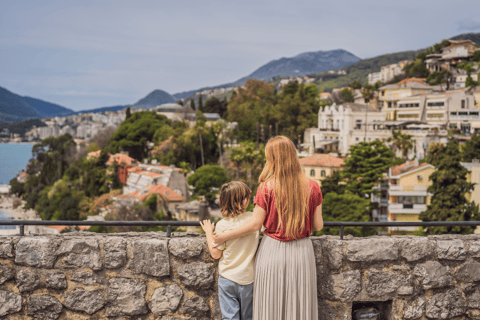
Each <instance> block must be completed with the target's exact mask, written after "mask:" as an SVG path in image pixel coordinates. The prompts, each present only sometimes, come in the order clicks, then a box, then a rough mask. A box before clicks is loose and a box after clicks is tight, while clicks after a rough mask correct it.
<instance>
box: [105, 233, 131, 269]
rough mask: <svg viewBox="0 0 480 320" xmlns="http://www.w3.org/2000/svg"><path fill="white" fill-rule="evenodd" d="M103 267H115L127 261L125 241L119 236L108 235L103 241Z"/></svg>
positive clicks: (121, 265)
mask: <svg viewBox="0 0 480 320" xmlns="http://www.w3.org/2000/svg"><path fill="white" fill-rule="evenodd" d="M104 249H105V268H107V269H116V268H120V267H123V266H124V265H125V264H126V263H127V241H126V240H125V239H123V238H120V237H108V238H107V239H106V240H105V243H104Z"/></svg>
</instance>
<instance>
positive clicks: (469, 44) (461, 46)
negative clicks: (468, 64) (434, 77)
mask: <svg viewBox="0 0 480 320" xmlns="http://www.w3.org/2000/svg"><path fill="white" fill-rule="evenodd" d="M476 50H478V48H477V44H476V43H475V42H473V41H471V40H449V41H448V44H446V45H445V46H444V47H443V48H442V49H441V50H440V53H434V54H429V55H428V56H427V59H426V60H425V63H426V65H427V68H428V70H429V71H430V72H434V71H442V70H452V69H454V68H455V69H456V66H457V65H458V64H459V63H462V62H464V61H469V60H470V59H471V57H472V55H473V53H474V52H475V51H476Z"/></svg>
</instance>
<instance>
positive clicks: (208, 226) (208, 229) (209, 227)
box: [200, 220, 223, 259]
mask: <svg viewBox="0 0 480 320" xmlns="http://www.w3.org/2000/svg"><path fill="white" fill-rule="evenodd" d="M200 225H201V226H202V229H203V230H204V231H205V234H206V235H207V245H208V250H209V251H210V255H211V256H212V258H213V259H220V257H221V256H222V254H223V251H222V250H219V249H217V248H214V247H213V229H214V225H213V223H212V222H211V221H210V220H203V223H202V222H201V221H200Z"/></svg>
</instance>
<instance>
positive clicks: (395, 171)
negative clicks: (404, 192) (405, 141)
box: [391, 161, 430, 176]
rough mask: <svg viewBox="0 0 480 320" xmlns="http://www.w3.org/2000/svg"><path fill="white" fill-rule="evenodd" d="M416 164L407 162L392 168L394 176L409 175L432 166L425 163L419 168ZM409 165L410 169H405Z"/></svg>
mask: <svg viewBox="0 0 480 320" xmlns="http://www.w3.org/2000/svg"><path fill="white" fill-rule="evenodd" d="M414 163H415V161H407V162H405V163H403V164H400V165H398V166H395V167H392V168H391V169H392V176H398V175H399V174H403V173H407V172H409V171H413V170H415V169H419V168H422V167H426V166H429V165H430V164H429V163H426V162H424V163H421V164H420V165H418V166H415V165H414ZM409 165H410V167H408V168H405V167H407V166H409Z"/></svg>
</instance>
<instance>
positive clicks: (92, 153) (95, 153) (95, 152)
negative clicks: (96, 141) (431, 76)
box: [87, 150, 102, 158]
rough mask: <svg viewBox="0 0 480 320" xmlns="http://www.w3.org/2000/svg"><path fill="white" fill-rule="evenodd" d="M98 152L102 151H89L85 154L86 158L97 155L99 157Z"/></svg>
mask: <svg viewBox="0 0 480 320" xmlns="http://www.w3.org/2000/svg"><path fill="white" fill-rule="evenodd" d="M100 153H102V150H98V151H93V152H89V153H88V154H87V156H88V158H91V157H95V158H98V157H100Z"/></svg>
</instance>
